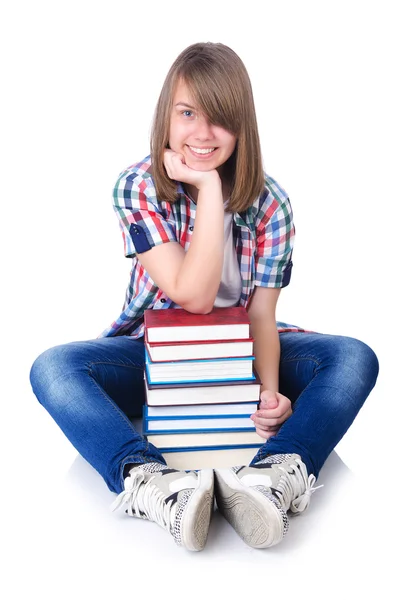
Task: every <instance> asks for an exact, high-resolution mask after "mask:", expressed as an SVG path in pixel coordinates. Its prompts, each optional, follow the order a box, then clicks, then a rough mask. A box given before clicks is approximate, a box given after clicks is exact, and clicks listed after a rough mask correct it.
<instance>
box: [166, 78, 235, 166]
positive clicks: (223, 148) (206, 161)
mask: <svg viewBox="0 0 397 600" xmlns="http://www.w3.org/2000/svg"><path fill="white" fill-rule="evenodd" d="M236 141H237V138H236V137H235V136H234V135H233V134H232V133H230V132H229V131H227V130H226V129H223V127H220V126H218V125H213V124H211V123H210V122H209V121H208V118H207V117H206V115H204V114H202V113H201V112H200V111H199V110H198V108H197V107H196V106H195V102H194V100H193V99H192V97H191V95H190V93H189V90H188V88H187V86H186V84H185V83H184V81H183V80H180V81H179V82H178V85H177V87H176V90H175V94H174V99H173V103H172V109H171V119H170V133H169V146H170V148H171V150H173V151H174V152H178V153H180V154H183V156H184V158H185V162H186V164H187V165H188V167H190V168H192V169H195V170H196V171H211V170H213V169H218V170H219V171H220V170H221V167H222V165H224V164H225V162H226V161H227V160H228V159H229V158H230V157H231V155H232V154H233V152H234V149H235V147H236Z"/></svg>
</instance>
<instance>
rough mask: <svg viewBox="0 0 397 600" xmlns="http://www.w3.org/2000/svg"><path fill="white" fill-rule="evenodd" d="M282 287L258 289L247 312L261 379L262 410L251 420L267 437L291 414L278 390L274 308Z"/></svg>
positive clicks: (278, 341) (277, 346) (277, 348)
mask: <svg viewBox="0 0 397 600" xmlns="http://www.w3.org/2000/svg"><path fill="white" fill-rule="evenodd" d="M280 292H281V290H280V288H258V287H257V288H255V291H254V294H253V297H252V300H251V303H250V305H249V308H248V315H249V317H250V321H251V335H252V337H253V338H254V355H255V363H254V364H255V369H256V371H257V372H258V375H259V378H260V380H261V382H262V385H261V395H260V405H259V409H258V410H257V411H256V413H255V414H254V415H252V417H251V419H252V420H253V421H254V423H255V427H256V431H257V433H258V434H259V435H260V436H261V437H263V438H265V439H268V438H269V437H271V436H272V435H275V433H277V431H278V429H279V428H280V426H281V425H282V423H284V421H286V420H287V419H288V417H290V416H291V414H292V410H291V402H290V400H289V399H288V398H287V397H286V396H283V395H282V394H280V393H278V379H279V364H280V340H279V334H278V331H277V325H276V318H275V311H276V305H277V300H278V298H279V296H280Z"/></svg>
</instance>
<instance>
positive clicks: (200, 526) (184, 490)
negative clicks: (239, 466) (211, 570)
mask: <svg viewBox="0 0 397 600" xmlns="http://www.w3.org/2000/svg"><path fill="white" fill-rule="evenodd" d="M124 488H125V489H124V491H123V492H121V494H119V495H118V496H117V498H116V500H115V501H114V502H113V504H112V506H111V508H112V510H117V509H118V508H120V507H122V506H124V505H125V506H126V508H127V510H126V512H127V514H129V515H130V516H132V517H138V518H141V519H147V520H149V521H154V522H155V523H157V524H158V525H160V527H163V529H166V530H167V531H169V532H170V533H171V535H172V536H173V538H174V540H175V542H176V543H177V544H178V545H179V546H183V547H185V548H186V549H187V550H195V551H198V550H202V549H203V548H204V546H205V543H206V541H207V536H208V529H209V525H210V520H211V515H212V511H213V504H214V474H213V471H212V469H211V470H210V469H203V470H202V471H198V472H195V471H177V470H175V469H170V468H169V467H167V466H166V465H162V464H160V463H145V464H142V465H139V466H136V467H133V468H132V469H131V470H130V472H129V475H128V477H126V478H125V480H124Z"/></svg>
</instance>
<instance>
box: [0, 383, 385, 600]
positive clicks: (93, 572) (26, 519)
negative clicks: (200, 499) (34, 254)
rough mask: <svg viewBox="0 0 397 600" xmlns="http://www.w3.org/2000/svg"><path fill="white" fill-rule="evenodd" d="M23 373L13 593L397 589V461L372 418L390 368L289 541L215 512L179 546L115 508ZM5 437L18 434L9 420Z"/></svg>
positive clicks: (364, 593) (14, 489) (8, 501)
mask: <svg viewBox="0 0 397 600" xmlns="http://www.w3.org/2000/svg"><path fill="white" fill-rule="evenodd" d="M15 383H16V385H17V388H18V389H19V393H20V394H23V396H24V400H23V403H22V404H21V406H23V410H20V409H18V408H17V406H16V405H15V413H14V415H13V416H14V417H15V421H14V423H15V424H18V425H17V427H18V429H17V431H16V433H17V435H16V436H15V432H14V435H13V444H11V445H10V444H8V451H7V454H4V453H3V457H4V456H7V460H6V461H4V460H3V463H4V464H3V478H2V479H3V510H2V519H3V525H2V530H1V538H2V545H3V556H5V558H6V560H5V562H4V558H3V566H4V565H5V567H6V568H5V571H4V574H3V576H2V585H4V586H5V589H8V591H7V595H4V596H3V597H4V598H7V599H8V598H18V599H19V598H23V597H25V595H28V596H29V597H33V598H35V597H37V598H39V597H40V598H43V599H44V598H45V599H47V598H62V599H63V598H75V599H77V600H80V599H83V598H101V599H102V598H103V599H105V598H106V599H107V598H114V597H116V596H117V597H122V596H124V597H132V596H133V595H134V594H138V593H143V592H145V593H146V591H147V593H148V594H149V597H150V598H152V597H153V598H154V597H157V596H159V597H162V598H163V597H165V598H168V597H169V598H171V597H174V596H175V595H176V594H177V595H178V596H179V595H182V594H183V595H185V594H186V595H187V596H188V597H193V598H196V597H197V598H202V597H203V595H207V594H210V597H212V594H214V597H215V593H219V594H225V595H226V596H227V597H228V598H240V597H242V595H243V594H244V595H245V594H247V593H256V594H258V595H261V596H262V597H264V596H265V595H267V594H269V593H271V594H277V596H278V597H282V598H284V597H285V598H287V597H289V596H291V598H302V599H306V598H317V597H321V598H338V599H344V598H346V599H347V598H350V597H357V598H360V597H365V598H367V597H369V596H370V595H372V594H376V597H380V598H394V597H395V595H394V592H395V588H394V592H392V590H393V588H392V585H393V586H394V583H393V579H394V577H393V563H394V558H393V556H394V555H395V554H394V550H393V545H394V544H393V541H394V539H395V535H396V528H395V522H394V502H395V485H394V481H392V477H393V475H392V471H393V469H394V468H395V465H394V462H393V457H390V456H387V455H386V446H383V445H382V444H383V442H381V436H380V432H379V430H376V431H375V432H374V433H375V435H371V432H370V427H369V422H370V416H371V412H372V411H373V408H374V406H375V404H376V403H377V402H382V397H383V395H384V394H385V383H384V382H383V381H382V379H380V381H379V384H378V386H377V389H375V390H374V391H373V393H372V394H371V396H370V398H369V399H368V401H367V405H366V406H365V407H364V408H363V410H362V412H361V413H360V415H359V417H358V418H357V419H356V421H355V423H354V424H353V426H352V427H351V429H350V431H349V432H348V434H347V436H345V438H344V440H342V442H341V444H339V446H338V447H337V450H336V451H334V452H333V453H332V454H331V455H330V457H329V459H328V461H327V463H326V464H325V466H324V468H323V470H322V472H321V475H320V478H319V483H320V484H321V483H322V484H324V487H323V488H321V489H320V490H318V491H317V492H315V494H314V495H313V497H312V503H311V505H310V507H309V509H308V510H307V512H306V513H305V514H303V515H301V516H299V517H295V518H292V519H291V525H290V531H289V533H288V535H287V537H286V538H285V539H284V541H283V542H282V543H281V544H280V545H278V546H276V547H274V548H271V549H268V550H253V549H251V548H249V547H248V546H246V545H245V544H244V543H243V542H242V541H241V540H240V538H239V537H238V536H237V535H236V534H235V532H234V531H233V529H232V528H231V527H230V526H229V524H228V523H227V522H226V521H225V520H224V519H223V517H222V516H221V515H220V514H219V513H218V511H216V512H215V513H214V517H213V521H212V523H211V529H210V533H209V538H208V542H207V545H206V547H205V549H204V551H203V552H201V553H189V552H186V551H185V550H183V549H181V548H178V547H177V546H176V545H175V543H174V542H173V540H172V538H171V536H170V535H169V534H168V533H167V532H165V531H164V530H162V529H161V528H159V527H158V526H157V525H156V524H154V523H149V522H145V521H141V520H138V519H132V518H129V517H127V516H125V515H124V513H123V512H122V511H121V512H120V513H119V514H118V513H111V512H110V510H109V506H110V504H111V502H112V500H113V498H114V495H113V494H112V493H110V492H109V491H108V490H107V488H106V486H105V484H104V483H103V482H102V479H101V477H100V476H99V475H98V474H97V473H96V472H95V471H94V470H93V469H92V468H91V467H90V466H89V465H88V464H87V463H86V462H85V461H84V459H82V458H81V457H80V456H79V455H77V453H76V452H75V450H74V449H73V448H72V447H71V445H70V444H69V442H68V441H67V440H66V438H64V436H63V434H61V432H60V431H59V430H58V428H57V426H56V425H55V424H54V423H53V421H52V420H51V418H50V417H49V416H48V415H47V414H46V412H45V411H44V409H42V408H41V407H40V405H39V404H38V403H36V401H35V398H34V396H33V394H32V392H31V391H30V389H29V385H28V383H27V382H26V381H23V383H21V382H19V384H18V382H15ZM384 431H385V433H387V427H385V429H384ZM4 436H5V438H4ZM7 436H8V437H7ZM4 439H8V440H10V439H11V435H10V433H9V432H7V431H6V429H5V428H4V435H3V441H4ZM375 453H377V454H375ZM379 457H380V458H381V460H379ZM393 486H394V492H393V490H392V487H393ZM390 544H392V545H391V547H390Z"/></svg>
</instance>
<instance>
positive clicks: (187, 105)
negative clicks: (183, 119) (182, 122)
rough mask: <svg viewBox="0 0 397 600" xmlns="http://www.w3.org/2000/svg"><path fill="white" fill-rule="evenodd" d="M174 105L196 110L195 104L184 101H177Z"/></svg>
mask: <svg viewBox="0 0 397 600" xmlns="http://www.w3.org/2000/svg"><path fill="white" fill-rule="evenodd" d="M175 106H185V107H186V108H191V109H193V110H196V107H195V106H191V105H190V104H186V102H177V103H176V104H175Z"/></svg>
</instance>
